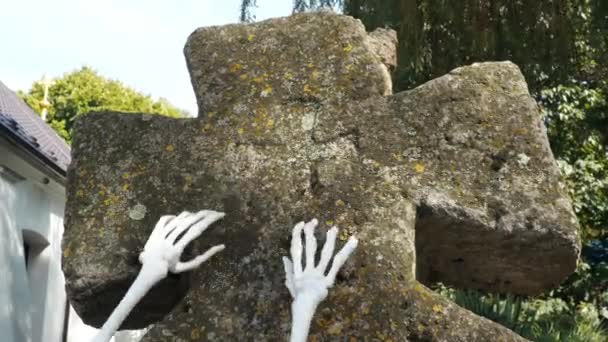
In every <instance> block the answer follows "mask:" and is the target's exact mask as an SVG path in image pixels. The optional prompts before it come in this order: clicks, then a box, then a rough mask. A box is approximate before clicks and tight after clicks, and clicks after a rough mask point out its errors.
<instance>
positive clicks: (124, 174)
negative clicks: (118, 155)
mask: <svg viewBox="0 0 608 342" xmlns="http://www.w3.org/2000/svg"><path fill="white" fill-rule="evenodd" d="M129 176H130V175H129V173H128V172H125V173H123V174H122V179H129Z"/></svg>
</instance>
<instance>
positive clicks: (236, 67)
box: [228, 63, 243, 72]
mask: <svg viewBox="0 0 608 342" xmlns="http://www.w3.org/2000/svg"><path fill="white" fill-rule="evenodd" d="M242 68H243V65H242V64H240V63H232V64H230V65H229V66H228V71H230V72H237V71H239V70H241V69H242Z"/></svg>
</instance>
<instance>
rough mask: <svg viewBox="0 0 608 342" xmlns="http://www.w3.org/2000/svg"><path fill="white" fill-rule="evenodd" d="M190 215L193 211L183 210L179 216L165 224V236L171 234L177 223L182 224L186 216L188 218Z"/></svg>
mask: <svg viewBox="0 0 608 342" xmlns="http://www.w3.org/2000/svg"><path fill="white" fill-rule="evenodd" d="M190 215H192V213H190V212H188V211H182V212H181V213H180V214H179V215H177V217H175V218H173V219H171V220H170V221H168V222H167V225H166V226H165V229H164V233H165V237H167V236H169V234H170V233H171V231H172V230H173V229H175V227H177V225H178V224H180V223H181V222H182V220H183V219H184V218H186V217H188V216H190Z"/></svg>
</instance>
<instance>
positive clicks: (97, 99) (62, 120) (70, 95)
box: [19, 67, 186, 143]
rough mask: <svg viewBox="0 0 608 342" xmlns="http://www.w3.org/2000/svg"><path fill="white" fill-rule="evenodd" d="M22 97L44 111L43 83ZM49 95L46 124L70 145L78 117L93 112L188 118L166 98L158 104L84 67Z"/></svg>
mask: <svg viewBox="0 0 608 342" xmlns="http://www.w3.org/2000/svg"><path fill="white" fill-rule="evenodd" d="M19 95H20V96H21V97H22V98H23V100H24V101H25V102H26V103H27V104H28V105H29V106H30V107H32V109H34V111H35V112H37V113H41V112H42V99H43V98H44V86H43V84H42V82H35V83H34V84H32V87H31V88H30V90H29V91H28V92H27V93H23V92H20V93H19ZM48 95H49V96H48V100H49V103H50V106H49V107H48V113H47V117H46V121H47V123H48V124H49V125H50V126H51V127H52V128H53V129H54V130H55V131H56V132H57V134H59V136H61V137H62V138H63V139H65V140H66V142H68V143H70V139H71V133H72V126H73V124H74V120H75V119H76V117H77V116H79V115H82V114H86V113H89V112H94V111H120V112H140V113H155V114H160V115H165V116H169V117H175V118H177V117H184V116H185V115H186V112H185V111H183V110H180V109H178V108H176V107H174V106H173V105H171V104H170V103H169V102H168V101H167V100H166V99H163V98H161V99H159V100H157V101H154V100H153V99H152V98H151V97H150V96H148V95H143V94H141V93H139V92H137V91H135V90H133V89H132V88H129V87H127V86H125V85H124V84H122V83H121V82H120V81H116V80H111V79H107V78H105V77H103V76H101V75H99V74H98V73H97V72H96V71H95V70H93V69H91V68H89V67H82V68H81V69H79V70H75V71H72V72H69V73H66V74H64V75H63V76H62V77H60V78H57V79H55V80H53V83H52V84H51V86H50V87H49V94H48Z"/></svg>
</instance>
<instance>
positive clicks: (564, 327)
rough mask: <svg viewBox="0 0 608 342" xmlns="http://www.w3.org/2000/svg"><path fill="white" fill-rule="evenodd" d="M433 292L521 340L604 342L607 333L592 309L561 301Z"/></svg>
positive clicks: (448, 290) (445, 290) (444, 290)
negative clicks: (518, 335)
mask: <svg viewBox="0 0 608 342" xmlns="http://www.w3.org/2000/svg"><path fill="white" fill-rule="evenodd" d="M435 291H436V292H439V293H440V294H442V295H444V296H445V297H447V298H449V299H451V300H452V301H454V302H455V303H456V304H458V305H460V306H462V307H463V308H465V309H468V310H470V311H471V312H474V313H476V314H478V315H480V316H483V317H486V318H488V319H490V320H492V321H494V322H496V323H499V324H501V325H503V326H505V327H507V328H509V329H511V330H513V331H515V332H517V333H518V334H520V335H521V336H523V337H525V338H527V339H529V340H531V341H539V342H604V341H606V340H608V331H607V330H606V328H605V327H604V326H603V324H602V322H601V315H600V313H599V312H598V310H597V308H596V307H595V306H594V305H591V304H588V303H582V304H579V305H572V304H570V303H568V302H566V301H564V300H563V299H560V298H550V297H548V298H544V299H538V298H537V299H534V298H518V297H515V296H511V295H495V294H487V293H482V292H477V291H474V290H456V289H451V288H447V287H444V286H442V285H439V286H438V287H437V288H436V289H435Z"/></svg>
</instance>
